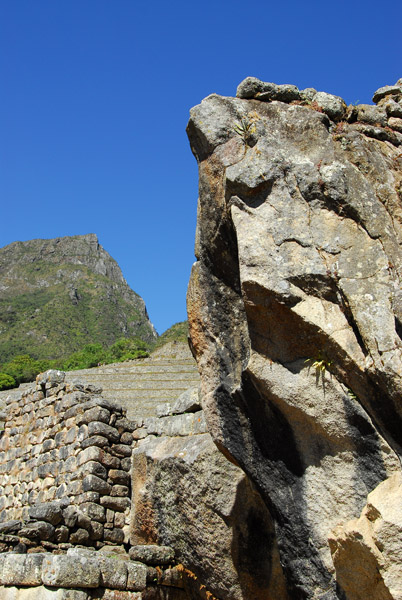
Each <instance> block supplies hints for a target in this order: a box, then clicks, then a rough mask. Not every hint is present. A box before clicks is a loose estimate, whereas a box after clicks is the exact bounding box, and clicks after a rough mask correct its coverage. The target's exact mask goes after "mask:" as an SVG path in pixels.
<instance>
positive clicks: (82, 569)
mask: <svg viewBox="0 0 402 600" xmlns="http://www.w3.org/2000/svg"><path fill="white" fill-rule="evenodd" d="M86 533H88V532H86ZM100 576H101V573H100V568H99V565H98V563H97V561H96V560H94V559H92V558H88V557H86V556H69V555H60V554H53V555H50V556H49V555H47V556H46V557H45V559H44V560H43V564H42V581H43V583H44V585H48V586H50V587H65V588H97V587H99V585H100Z"/></svg>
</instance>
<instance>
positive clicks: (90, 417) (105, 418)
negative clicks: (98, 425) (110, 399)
mask: <svg viewBox="0 0 402 600" xmlns="http://www.w3.org/2000/svg"><path fill="white" fill-rule="evenodd" d="M109 419H110V411H108V410H107V409H106V408H102V407H101V406H94V407H93V408H90V409H89V410H86V411H85V412H84V413H83V414H82V415H79V416H78V417H77V424H78V425H80V424H81V423H86V424H87V425H88V424H89V423H91V422H92V421H100V422H102V423H107V424H108V423H109Z"/></svg>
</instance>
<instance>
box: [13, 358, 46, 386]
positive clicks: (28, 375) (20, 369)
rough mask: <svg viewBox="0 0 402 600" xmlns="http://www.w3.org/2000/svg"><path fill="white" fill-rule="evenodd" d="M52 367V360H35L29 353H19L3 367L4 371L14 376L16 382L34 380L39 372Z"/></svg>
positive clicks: (17, 383)
mask: <svg viewBox="0 0 402 600" xmlns="http://www.w3.org/2000/svg"><path fill="white" fill-rule="evenodd" d="M51 367H52V361H48V360H35V359H34V358H32V356H30V355H29V354H19V355H18V356H15V357H14V358H13V359H12V360H10V361H9V362H7V363H4V364H3V365H2V367H1V370H2V372H3V373H6V374H7V375H9V376H10V377H12V378H13V379H14V381H15V383H16V385H19V384H20V383H26V382H28V381H34V380H35V377H36V376H37V374H38V373H41V372H42V371H46V370H47V369H50V368H51Z"/></svg>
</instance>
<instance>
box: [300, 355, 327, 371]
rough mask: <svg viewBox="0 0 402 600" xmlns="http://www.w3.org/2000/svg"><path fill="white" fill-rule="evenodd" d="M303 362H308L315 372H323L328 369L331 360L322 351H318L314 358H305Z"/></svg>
mask: <svg viewBox="0 0 402 600" xmlns="http://www.w3.org/2000/svg"><path fill="white" fill-rule="evenodd" d="M304 362H306V363H309V366H310V367H313V369H315V370H316V371H317V373H325V371H329V370H330V367H331V365H332V360H329V359H328V358H327V357H326V356H325V355H324V354H323V353H322V352H319V353H318V355H317V357H315V358H307V359H306V360H305V361H304Z"/></svg>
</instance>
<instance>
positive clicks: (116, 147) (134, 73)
mask: <svg viewBox="0 0 402 600" xmlns="http://www.w3.org/2000/svg"><path fill="white" fill-rule="evenodd" d="M401 7H402V3H401V2H400V0H397V1H394V2H392V1H391V2H389V3H386V4H379V3H378V2H373V1H372V0H367V1H358V2H356V1H353V0H350V2H347V1H342V0H340V1H338V2H318V1H317V2H314V1H310V2H309V1H304V2H300V1H294V0H288V1H282V2H271V1H269V0H265V1H259V0H248V1H247V0H243V1H238V0H214V1H212V0H203V1H202V2H191V0H190V1H175V0H172V1H171V2H162V1H160V0H156V1H154V2H152V0H150V1H149V2H142V1H139V0H137V1H136V0H1V1H0V56H1V58H0V61H1V62H0V85H1V90H0V140H1V141H0V194H1V227H0V247H1V246H5V245H6V244H9V243H11V242H13V241H16V240H28V239H33V238H52V237H59V236H64V235H77V234H84V233H96V234H97V235H98V238H99V240H100V243H101V244H102V246H103V247H104V248H105V249H106V250H107V251H108V252H109V253H110V254H111V255H112V256H113V258H115V259H116V260H117V261H118V263H119V264H120V266H121V268H122V271H123V274H124V276H125V278H126V280H127V281H128V283H129V284H130V286H131V287H132V288H133V289H134V290H135V291H136V292H137V293H139V294H140V295H141V296H142V297H143V298H144V300H145V302H146V305H147V308H148V312H149V315H150V318H151V320H152V321H153V323H154V325H155V327H156V328H157V330H158V332H159V333H162V332H163V331H164V330H165V329H167V328H168V327H169V326H170V325H171V324H173V323H174V322H177V321H182V320H184V319H185V318H186V308H185V295H186V288H187V283H188V278H189V275H190V268H191V264H192V262H193V261H194V255H193V246H194V233H195V222H196V206H197V186H198V182H197V168H196V162H195V159H194V158H193V156H192V154H191V151H190V148H189V144H188V141H187V137H186V133H185V127H186V123H187V120H188V115H189V109H190V108H191V107H192V106H193V105H195V104H198V103H199V102H200V101H201V100H202V98H204V97H205V96H207V95H208V94H210V93H212V92H216V93H218V94H222V95H228V96H233V95H235V93H236V87H237V85H238V83H239V82H240V81H241V80H242V79H244V78H245V77H246V76H248V75H254V76H257V77H259V78H260V79H262V80H264V81H272V82H275V83H293V84H296V85H297V86H298V87H300V88H304V87H315V88H316V89H318V90H322V91H327V92H331V93H334V94H337V95H339V96H342V97H343V98H344V99H345V100H346V102H347V103H350V102H357V101H359V102H360V103H370V102H371V97H372V94H373V92H374V91H375V90H376V89H377V88H379V87H381V86H383V85H386V84H393V83H395V81H396V80H397V79H398V78H399V77H402V43H401V23H402V8H401Z"/></svg>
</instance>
